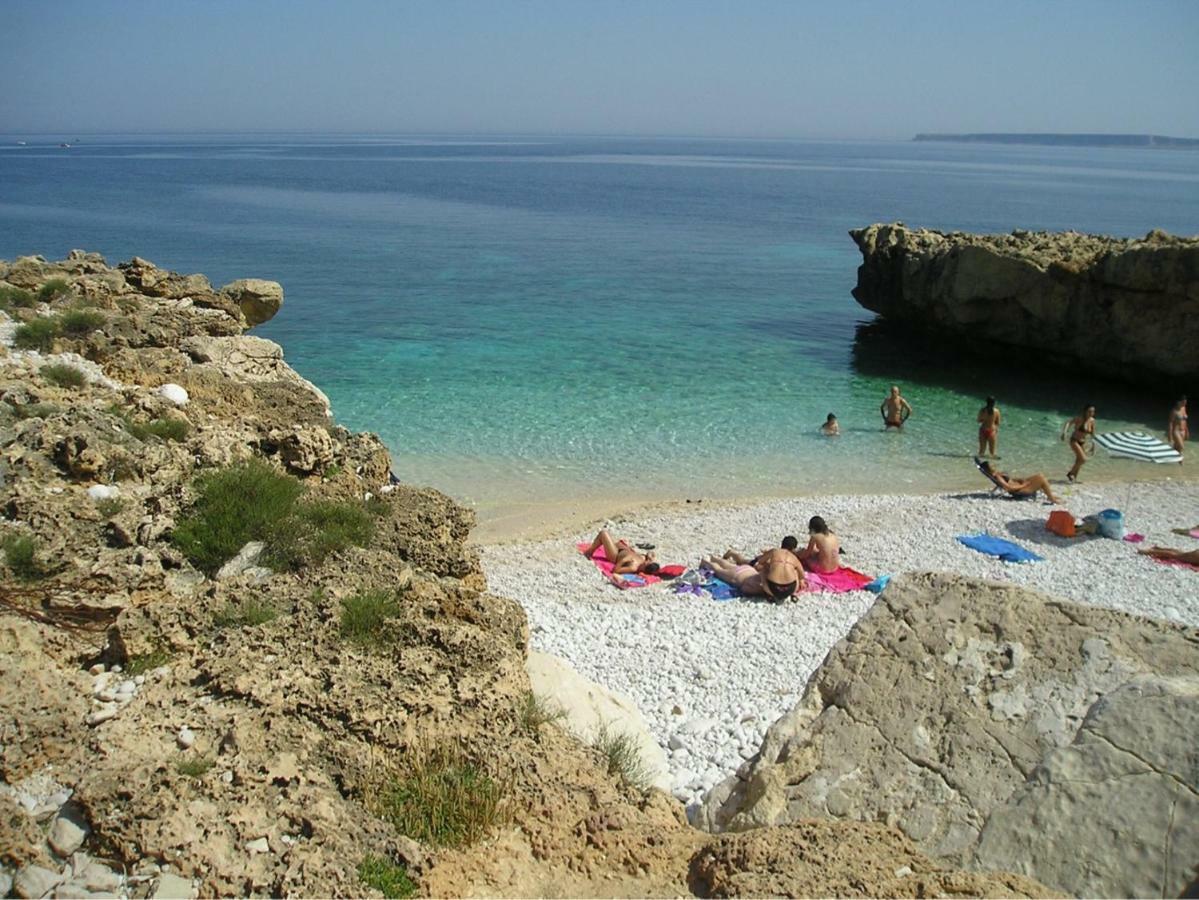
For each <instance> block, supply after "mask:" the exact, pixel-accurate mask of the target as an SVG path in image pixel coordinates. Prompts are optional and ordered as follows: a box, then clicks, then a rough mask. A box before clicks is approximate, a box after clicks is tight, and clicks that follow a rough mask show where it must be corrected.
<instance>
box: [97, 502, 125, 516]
mask: <svg viewBox="0 0 1199 900" xmlns="http://www.w3.org/2000/svg"><path fill="white" fill-rule="evenodd" d="M124 508H125V501H124V500H122V499H121V498H120V497H105V498H104V499H103V500H97V501H96V511H97V512H99V513H100V515H102V516H103V517H104V518H106V519H111V518H112V517H113V516H115V515H116V514H117V513H119V512H120V511H121V510H122V509H124Z"/></svg>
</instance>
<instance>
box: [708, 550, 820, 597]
mask: <svg viewBox="0 0 1199 900" xmlns="http://www.w3.org/2000/svg"><path fill="white" fill-rule="evenodd" d="M703 563H704V565H706V566H707V567H708V568H709V569H711V570H712V573H713V574H714V575H715V576H716V577H717V578H719V579H720V580H721V581H723V582H724V583H725V584H729V585H732V586H733V587H735V588H736V589H737V590H738V591H740V592H741V593H742V594H744V595H745V596H747V597H765V598H766V599H768V600H773V601H774V602H775V603H782V602H783V601H784V600H786V599H787V598H788V597H791V596H794V595H795V594H798V593H799V592H800V591H802V590H803V589H804V588H805V587H807V585H806V584H805V583H804V573H803V566H801V565H800V563H799V560H798V559H796V558H795V554H794V553H792V552H791V551H790V550H784V549H782V548H781V547H780V548H779V549H777V550H767V551H766V552H765V553H763V554H762V555H761V556H759V557H758V561H757V563H756V564H755V565H752V566H750V565H737V564H736V563H734V562H731V561H729V560H727V559H724V558H723V557H720V556H709V557H708V558H707V559H705V560H703Z"/></svg>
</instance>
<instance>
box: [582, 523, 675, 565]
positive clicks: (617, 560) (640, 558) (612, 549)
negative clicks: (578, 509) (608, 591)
mask: <svg viewBox="0 0 1199 900" xmlns="http://www.w3.org/2000/svg"><path fill="white" fill-rule="evenodd" d="M600 547H603V548H604V553H605V555H607V557H608V561H609V562H611V563H612V564H613V569H612V574H613V575H625V574H637V575H655V574H657V572H658V569H659V568H660V566H659V565H658V564H657V563H656V562H654V554H653V553H650V552H648V551H647V552H645V553H638V552H637V551H636V550H634V549H633V545H632V544H630V543H629V542H628V541H625V540H618V541H613V540H612V536H611V535H609V534H608V532H607V531H606V530H605V529H600V533H599V534H597V535H596V536H595V540H594V541H592V542H591V546H590V547H588V548H587V549H586V550H585V551H584V553H583V555H584V556H586V557H587V558H588V559H591V557H592V555H593V554H594V553H595V551H596V550H598V549H599V548H600Z"/></svg>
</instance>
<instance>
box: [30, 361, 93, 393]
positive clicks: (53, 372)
mask: <svg viewBox="0 0 1199 900" xmlns="http://www.w3.org/2000/svg"><path fill="white" fill-rule="evenodd" d="M38 372H39V374H40V375H41V376H42V377H43V378H44V379H46V380H47V381H48V382H50V383H51V384H54V385H57V386H58V387H61V388H67V387H70V388H78V387H83V386H84V385H85V384H87V376H86V375H84V374H83V373H82V372H81V371H79V370H78V369H76V368H75V367H74V366H66V365H62V364H60V363H54V364H53V365H49V366H42V367H41V369H39V370H38Z"/></svg>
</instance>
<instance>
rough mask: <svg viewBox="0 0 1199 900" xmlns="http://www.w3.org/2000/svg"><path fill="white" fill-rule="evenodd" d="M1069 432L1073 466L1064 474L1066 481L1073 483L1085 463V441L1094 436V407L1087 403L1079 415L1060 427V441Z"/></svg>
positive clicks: (1064, 438)
mask: <svg viewBox="0 0 1199 900" xmlns="http://www.w3.org/2000/svg"><path fill="white" fill-rule="evenodd" d="M1067 431H1069V432H1070V449H1071V450H1073V451H1074V465H1073V466H1071V467H1070V471H1069V472H1067V473H1066V480H1067V481H1070V482H1073V481H1074V479H1076V478H1077V477H1078V470H1079V469H1081V468H1082V466H1083V463H1085V462H1086V461H1087V441H1089V440H1090V439H1091V438H1092V437H1094V436H1095V405H1094V404H1092V403H1088V404H1087V405H1086V406H1084V407H1083V410H1082V412H1081V413H1079V414H1078V415H1077V416H1075V417H1074V418H1073V419H1071V420H1070V421H1069V422H1066V424H1064V425H1063V426H1062V440H1063V441H1064V440H1066V432H1067Z"/></svg>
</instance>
